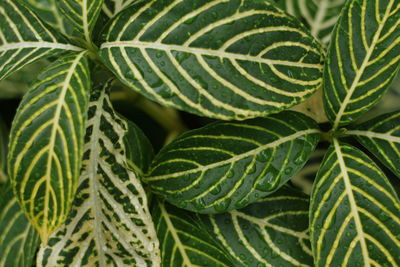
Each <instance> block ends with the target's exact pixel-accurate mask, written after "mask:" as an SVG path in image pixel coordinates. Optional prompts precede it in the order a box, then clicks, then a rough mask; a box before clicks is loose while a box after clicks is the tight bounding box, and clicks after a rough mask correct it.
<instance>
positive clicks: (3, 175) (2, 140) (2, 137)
mask: <svg viewBox="0 0 400 267" xmlns="http://www.w3.org/2000/svg"><path fill="white" fill-rule="evenodd" d="M8 135H9V130H8V128H7V126H6V124H5V123H4V121H3V120H2V119H1V117H0V185H1V184H3V183H5V182H6V181H7V179H8V178H7V171H6V169H7V146H8Z"/></svg>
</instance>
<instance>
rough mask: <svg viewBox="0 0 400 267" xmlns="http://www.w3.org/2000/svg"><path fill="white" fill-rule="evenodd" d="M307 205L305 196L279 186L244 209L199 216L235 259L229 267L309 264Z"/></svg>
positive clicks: (310, 259)
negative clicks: (272, 192) (275, 190)
mask: <svg viewBox="0 0 400 267" xmlns="http://www.w3.org/2000/svg"><path fill="white" fill-rule="evenodd" d="M308 205H309V200H308V197H307V196H306V195H304V194H301V193H299V192H297V191H294V190H293V189H289V188H282V189H280V190H279V191H278V192H276V193H274V194H273V195H271V196H268V197H266V198H264V199H261V200H259V201H257V202H256V203H253V204H251V205H249V206H247V207H246V208H244V209H241V210H234V211H230V212H227V213H223V214H218V215H209V216H203V218H204V219H205V222H206V224H207V225H208V226H209V227H207V228H208V229H210V230H211V234H212V236H214V237H215V238H216V239H217V240H218V241H219V242H220V244H221V245H222V246H223V247H224V248H226V250H228V251H229V253H230V254H231V256H232V258H233V259H234V260H235V263H234V264H233V265H231V266H243V267H247V266H285V267H289V266H293V267H294V266H296V267H297V266H302V267H304V266H313V258H312V253H311V245H310V240H309V235H308ZM208 266H211V265H208Z"/></svg>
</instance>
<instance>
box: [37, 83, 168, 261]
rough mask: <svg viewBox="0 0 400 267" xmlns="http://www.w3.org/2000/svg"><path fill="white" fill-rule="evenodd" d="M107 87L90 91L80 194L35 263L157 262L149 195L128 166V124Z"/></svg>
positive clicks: (157, 246) (155, 238)
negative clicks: (110, 98)
mask: <svg viewBox="0 0 400 267" xmlns="http://www.w3.org/2000/svg"><path fill="white" fill-rule="evenodd" d="M107 87H108V84H106V86H105V88H99V89H97V90H95V91H94V92H93V93H92V95H91V100H90V105H89V112H88V113H89V117H88V121H87V125H86V137H85V142H86V143H85V147H84V150H85V152H84V162H83V170H82V174H81V176H80V179H79V187H78V190H77V192H78V193H77V195H76V198H75V201H74V204H73V207H72V210H71V213H70V214H69V216H68V219H67V220H66V222H65V223H64V224H63V225H62V226H61V227H60V228H59V229H57V231H56V232H55V233H53V234H52V235H51V236H50V239H49V243H48V245H47V246H42V247H41V249H40V252H39V255H38V262H37V264H38V266H50V267H53V266H56V265H62V266H102V267H104V266H159V263H160V259H159V253H160V252H159V245H158V240H157V236H156V232H155V229H154V225H153V222H152V220H151V215H150V211H149V208H148V206H147V197H146V194H145V191H144V189H143V187H142V185H141V183H140V180H139V177H138V176H137V175H136V174H135V173H134V172H133V171H131V170H130V169H129V167H128V162H127V157H126V154H127V151H126V147H125V144H124V137H125V135H126V134H127V131H128V123H127V122H126V121H125V120H124V119H122V118H120V117H119V116H118V115H117V114H116V113H115V111H114V110H113V107H112V104H111V102H110V100H109V98H108V92H106V88H107Z"/></svg>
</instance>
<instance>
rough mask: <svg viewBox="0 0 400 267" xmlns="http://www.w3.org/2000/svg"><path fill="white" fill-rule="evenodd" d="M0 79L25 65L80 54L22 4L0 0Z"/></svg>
mask: <svg viewBox="0 0 400 267" xmlns="http://www.w3.org/2000/svg"><path fill="white" fill-rule="evenodd" d="M0 17H1V19H0V80H2V79H4V78H5V77H7V76H8V75H10V74H11V73H12V72H14V71H17V70H19V69H20V68H22V67H24V66H25V65H27V64H29V63H32V62H34V61H37V60H39V59H43V58H44V57H48V56H50V55H55V54H57V53H60V52H63V51H66V50H67V51H68V50H72V51H80V50H82V49H81V48H79V47H76V46H74V45H70V44H68V42H67V41H66V39H65V38H64V37H62V36H61V35H59V34H57V33H56V32H54V31H53V30H52V29H51V28H49V27H48V26H47V25H45V23H44V22H43V21H42V20H41V19H40V18H39V17H38V16H37V15H36V14H35V13H33V12H32V11H31V10H30V9H29V8H27V7H26V6H25V5H24V4H21V3H20V1H14V0H2V1H0Z"/></svg>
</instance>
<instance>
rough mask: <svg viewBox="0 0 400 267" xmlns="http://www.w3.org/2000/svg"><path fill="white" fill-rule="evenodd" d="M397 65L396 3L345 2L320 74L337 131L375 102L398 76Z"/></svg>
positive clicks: (399, 9) (399, 18)
mask: <svg viewBox="0 0 400 267" xmlns="http://www.w3.org/2000/svg"><path fill="white" fill-rule="evenodd" d="M378 6H379V7H380V8H378ZM399 60H400V3H399V2H398V1H396V0H382V1H377V0H348V1H347V3H346V6H345V8H344V9H343V11H342V15H341V18H340V20H339V22H338V25H337V27H336V28H335V31H334V34H333V36H332V41H331V43H330V47H329V52H328V56H327V62H326V65H325V70H324V89H325V91H324V99H325V111H326V113H327V116H328V118H329V120H330V121H331V122H333V124H334V128H335V129H337V128H338V127H339V126H341V125H345V124H349V123H350V122H352V121H354V120H356V119H358V118H359V117H361V116H362V115H363V114H364V113H365V112H367V111H368V110H369V109H370V108H371V107H372V106H374V105H375V104H376V103H377V102H378V100H379V99H380V98H381V97H382V96H383V95H384V93H385V92H386V89H387V88H388V87H389V85H390V82H391V81H392V80H393V78H394V77H395V76H396V74H397V71H398V69H399Z"/></svg>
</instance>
